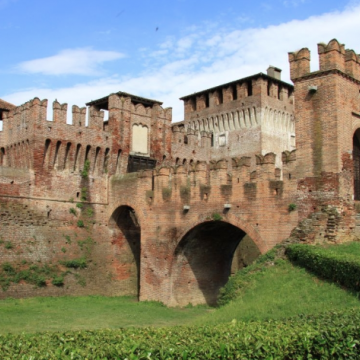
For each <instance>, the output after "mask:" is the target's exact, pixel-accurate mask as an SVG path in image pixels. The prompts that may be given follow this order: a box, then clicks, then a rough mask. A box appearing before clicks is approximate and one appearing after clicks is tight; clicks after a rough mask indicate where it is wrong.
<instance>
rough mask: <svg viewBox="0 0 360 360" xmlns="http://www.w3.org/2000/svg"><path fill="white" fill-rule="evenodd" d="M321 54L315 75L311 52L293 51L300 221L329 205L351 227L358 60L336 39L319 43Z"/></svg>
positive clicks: (358, 195) (355, 194) (359, 128)
mask: <svg viewBox="0 0 360 360" xmlns="http://www.w3.org/2000/svg"><path fill="white" fill-rule="evenodd" d="M318 54H319V63H320V69H319V71H314V72H311V71H310V51H309V49H307V48H303V49H301V50H300V51H297V52H292V53H289V62H290V75H291V80H292V81H293V82H294V85H295V129H296V148H297V177H298V194H299V197H298V201H299V219H301V218H305V217H306V216H308V215H309V214H310V213H311V212H313V211H316V210H319V209H320V208H321V207H324V206H330V207H333V208H336V209H337V212H338V213H339V214H341V215H342V216H343V219H344V220H345V219H348V220H346V221H345V222H347V223H348V225H349V226H350V227H351V223H352V220H351V219H353V216H352V215H353V208H354V203H353V200H354V199H355V200H360V186H359V187H358V188H359V190H357V191H355V189H357V186H354V183H355V184H356V181H358V179H360V169H359V166H358V167H355V168H356V169H357V170H356V173H354V165H355V163H356V162H358V163H359V164H360V161H359V159H360V157H359V156H360V142H359V138H360V98H359V90H360V58H359V56H358V55H357V54H356V53H355V52H354V51H353V50H345V47H344V45H343V44H340V43H339V42H338V41H337V40H336V39H333V40H331V41H330V42H329V43H328V44H327V45H326V44H323V43H320V44H318ZM354 146H355V148H354ZM355 154H359V155H356V156H357V157H359V159H355V158H354V155H355ZM347 215H348V216H347Z"/></svg>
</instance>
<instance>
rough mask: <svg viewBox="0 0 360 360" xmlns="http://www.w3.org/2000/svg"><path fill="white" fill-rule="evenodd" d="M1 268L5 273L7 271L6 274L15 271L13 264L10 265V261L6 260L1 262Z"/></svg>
mask: <svg viewBox="0 0 360 360" xmlns="http://www.w3.org/2000/svg"><path fill="white" fill-rule="evenodd" d="M2 269H3V270H4V271H5V272H6V273H8V274H14V273H15V269H14V268H13V266H12V265H11V264H10V263H8V262H6V263H4V264H2Z"/></svg>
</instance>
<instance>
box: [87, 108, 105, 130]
mask: <svg viewBox="0 0 360 360" xmlns="http://www.w3.org/2000/svg"><path fill="white" fill-rule="evenodd" d="M104 115H105V113H104V111H103V110H98V109H96V107H95V106H90V109H89V123H88V127H89V129H96V130H103V124H104Z"/></svg>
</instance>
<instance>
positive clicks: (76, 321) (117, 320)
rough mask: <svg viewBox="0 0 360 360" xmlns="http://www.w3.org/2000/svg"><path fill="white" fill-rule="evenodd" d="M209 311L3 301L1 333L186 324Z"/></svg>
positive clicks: (94, 300) (98, 300)
mask: <svg viewBox="0 0 360 360" xmlns="http://www.w3.org/2000/svg"><path fill="white" fill-rule="evenodd" d="M207 311H208V309H207V308H206V307H191V308H184V309H180V308H167V307H165V306H164V305H162V304H161V303H157V302H137V301H136V300H135V299H134V298H131V297H104V296H81V297H70V296H68V297H38V298H29V299H7V300H0V334H5V333H8V332H13V333H18V332H27V333H28V332H37V331H68V330H82V329H86V330H94V329H104V328H107V329H119V328H126V327H130V326H156V327H159V326H173V325H182V324H185V323H189V322H191V321H192V320H193V319H194V318H196V317H198V316H200V315H203V314H205V313H206V312H207Z"/></svg>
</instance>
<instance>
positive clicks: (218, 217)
mask: <svg viewBox="0 0 360 360" xmlns="http://www.w3.org/2000/svg"><path fill="white" fill-rule="evenodd" d="M211 218H212V219H213V220H214V221H221V220H222V216H221V215H220V214H219V213H213V214H212V215H211Z"/></svg>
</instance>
